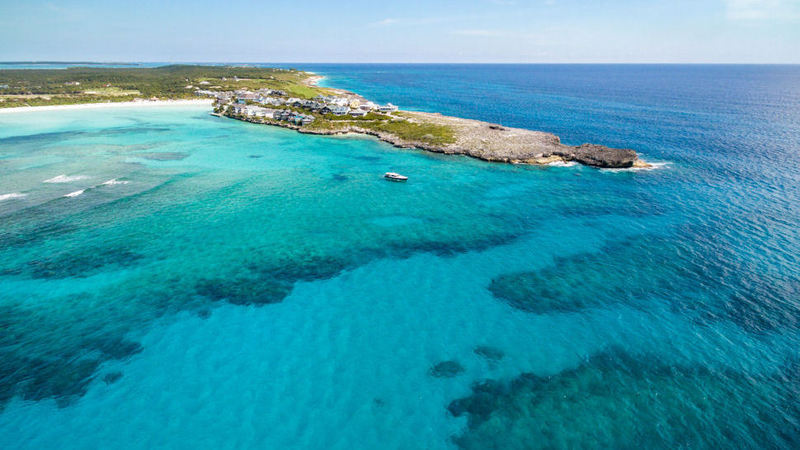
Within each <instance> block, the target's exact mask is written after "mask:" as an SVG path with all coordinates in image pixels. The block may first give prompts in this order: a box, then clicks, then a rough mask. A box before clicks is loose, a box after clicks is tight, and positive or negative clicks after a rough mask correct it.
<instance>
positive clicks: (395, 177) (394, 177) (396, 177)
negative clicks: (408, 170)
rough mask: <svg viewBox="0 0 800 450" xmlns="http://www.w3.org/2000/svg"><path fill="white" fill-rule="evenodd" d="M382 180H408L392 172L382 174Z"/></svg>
mask: <svg viewBox="0 0 800 450" xmlns="http://www.w3.org/2000/svg"><path fill="white" fill-rule="evenodd" d="M383 178H386V179H387V180H391V181H406V180H408V177H407V176H403V175H400V174H399V173H394V172H386V173H385V174H383Z"/></svg>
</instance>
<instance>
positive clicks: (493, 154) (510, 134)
mask: <svg viewBox="0 0 800 450" xmlns="http://www.w3.org/2000/svg"><path fill="white" fill-rule="evenodd" d="M403 114H404V115H406V116H408V118H409V120H414V121H420V122H428V123H431V122H432V123H437V124H442V125H447V126H450V127H451V128H453V129H454V131H455V142H453V143H450V144H431V143H427V142H422V141H415V140H408V139H403V138H400V137H399V136H397V135H395V134H392V133H389V132H384V131H377V130H372V129H368V128H362V127H359V126H356V125H353V124H351V123H344V124H342V126H340V127H338V128H333V129H314V128H308V127H304V126H300V125H295V124H292V123H288V122H282V121H278V120H270V119H256V118H242V117H232V116H227V115H226V117H230V118H234V119H237V120H242V121H245V122H251V123H258V124H266V125H272V126H279V127H283V128H288V129H291V130H295V131H297V132H300V133H303V134H313V135H322V136H335V135H344V134H363V135H369V136H374V137H376V138H378V139H379V140H381V141H383V142H386V143H388V144H391V145H393V146H395V147H398V148H418V149H421V150H426V151H429V152H434V153H443V154H448V155H465V156H470V157H472V158H477V159H481V160H484V161H490V162H504V163H511V164H534V165H545V164H552V163H557V162H572V161H574V162H577V163H579V164H583V165H586V166H592V167H599V168H615V169H618V168H632V167H647V166H648V164H647V163H645V162H644V161H642V160H640V159H639V157H638V155H637V154H636V152H635V151H634V150H631V149H619V148H611V147H606V146H603V145H595V144H583V145H580V146H576V147H573V146H569V145H564V144H562V143H561V140H560V138H559V137H558V136H556V135H554V134H550V133H545V132H541V131H532V130H525V129H520V128H507V127H503V126H500V125H496V124H491V123H487V122H480V121H477V120H469V119H461V118H457V117H448V116H443V115H440V114H431V113H421V112H408V111H403Z"/></svg>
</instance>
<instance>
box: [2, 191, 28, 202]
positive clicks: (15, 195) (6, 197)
mask: <svg viewBox="0 0 800 450" xmlns="http://www.w3.org/2000/svg"><path fill="white" fill-rule="evenodd" d="M26 195H28V194H20V193H19V192H12V193H10V194H0V202H2V201H3V200H13V199H15V198H22V197H25V196H26Z"/></svg>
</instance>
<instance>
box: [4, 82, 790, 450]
mask: <svg viewBox="0 0 800 450" xmlns="http://www.w3.org/2000/svg"><path fill="white" fill-rule="evenodd" d="M331 78H332V79H333V76H331ZM351 82H352V81H351ZM352 83H355V82H352ZM360 83H364V85H363V87H364V90H368V89H369V86H368V82H366V81H363V80H362V81H360ZM397 86H402V84H401V83H398V84H397ZM348 87H350V86H348ZM396 89H398V91H400V90H402V89H401V87H396ZM406 92H411V93H413V88H409V90H407V91H406ZM409 95H412V94H409ZM456 97H458V96H457V95H455V94H454V97H453V98H456ZM573 101H574V100H573ZM598 101H599V100H598ZM604 101H605V100H604ZM636 111H637V113H638V114H644V115H645V116H647V115H648V113H647V112H646V111H645V112H642V110H641V109H636ZM762 112H763V110H762ZM475 114H480V112H475V111H472V112H471V113H470V115H475ZM660 114H664V112H663V111H660V112H658V113H656V116H659V115H660ZM671 114H677V113H671ZM693 114H696V112H695V113H693ZM796 117H797V116H796V112H795V111H794V110H789V111H788V112H786V115H784V116H780V117H777V118H776V119H775V120H774V121H772V122H770V124H769V125H768V128H769V129H770V130H776V129H777V130H779V131H780V133H779V134H778V135H779V136H780V137H781V141H780V142H778V140H777V139H776V140H774V141H769V145H770V146H771V147H770V148H771V150H770V151H771V153H769V154H770V155H771V157H770V158H766V162H764V163H763V164H761V165H760V166H759V167H756V166H754V165H753V164H752V159H748V158H749V157H748V156H747V155H743V154H738V153H736V154H735V152H733V150H730V151H729V152H728V153H724V152H720V153H717V154H716V155H717V156H718V158H716V159H715V156H714V155H711V154H709V153H708V152H707V151H706V152H704V151H702V149H695V151H694V152H691V154H689V153H690V152H688V149H687V148H686V147H682V146H677V147H680V148H679V149H677V150H673V151H671V150H670V148H671V147H670V146H671V145H673V144H674V142H676V141H675V140H674V139H675V137H674V136H673V137H669V136H664V135H661V136H660V139H659V140H658V142H655V143H653V144H651V147H650V148H648V151H649V152H648V153H649V154H650V155H651V159H652V160H657V161H663V162H666V163H667V164H666V165H664V166H660V167H659V168H658V169H655V170H650V171H607V170H596V169H590V168H585V167H580V166H573V167H544V168H537V167H522V166H508V165H499V164H487V163H483V162H480V161H474V160H470V159H467V158H461V157H446V156H441V155H433V154H427V153H423V152H419V151H416V150H400V149H395V148H392V147H390V146H388V145H386V144H383V143H380V142H377V141H375V140H372V139H365V138H351V137H347V138H326V137H313V136H305V135H299V134H296V133H294V132H291V131H288V130H283V129H275V128H270V127H264V126H257V125H251V124H245V123H241V122H236V121H231V120H227V119H220V118H216V117H212V116H210V115H208V111H207V108H202V107H188V108H187V107H165V108H149V109H136V108H129V109H126V108H114V109H95V110H82V111H77V110H72V111H58V112H32V113H28V112H26V113H18V114H8V115H0V195H4V196H5V197H0V198H2V200H0V218H1V219H0V256H1V257H0V285H1V286H2V289H0V324H2V325H1V327H0V331H2V333H1V334H0V362H1V363H0V409H1V410H2V412H0V447H2V448H151V447H165V448H343V449H344V448H348V449H349V448H454V447H459V446H460V447H463V448H487V447H488V448H491V447H494V448H531V447H543V446H554V447H564V446H581V447H585V446H602V447H633V446H648V447H670V448H674V447H678V446H691V447H700V448H707V447H712V446H717V447H718V446H720V445H724V446H742V447H760V448H761V447H772V448H788V447H792V446H797V445H798V443H799V442H800V431H799V430H798V420H800V405H798V402H797V400H796V399H797V395H798V393H800V377H799V376H798V370H800V364H799V363H798V353H797V348H798V342H800V336H799V335H798V312H799V310H798V308H799V306H798V298H799V295H800V282H798V269H797V267H798V261H797V254H800V251H798V250H800V246H799V245H798V243H800V239H798V230H797V227H796V224H797V218H798V209H797V206H796V205H797V204H798V203H796V202H795V201H796V200H797V199H798V196H797V194H798V192H797V188H796V186H797V184H796V181H797V173H798V172H797V171H796V166H793V165H792V164H790V163H793V162H796V160H797V154H796V153H791V148H793V147H792V145H793V143H794V142H797V136H796V135H795V134H794V131H793V130H794V128H792V127H794V126H795V124H796V122H795V120H796ZM694 118H695V117H694V116H691V117H690V120H694ZM651 120H655V119H651ZM787 123H788V124H789V126H787V125H784V124H787ZM646 124H647V123H646V122H645V125H646ZM670 126H672V125H670ZM736 129H737V128H728V129H727V130H728V131H727V132H725V131H720V130H717V132H718V133H719V135H720V136H721V137H720V140H721V141H723V142H725V141H726V140H734V139H736V137H735V136H734V135H733V134H732V131H731V130H734V131H735V130H736ZM760 130H761V129H758V130H756V131H754V133H755V134H754V135H753V136H739V137H738V139H739V141H740V142H742V143H743V144H742V146H752V145H756V144H753V142H755V141H757V140H758V138H760V137H763V134H759V133H761V131H760ZM651 131H653V129H652V128H651ZM585 132H586V131H585V130H583V129H582V128H581V129H580V130H578V131H576V133H585ZM640 133H644V132H640ZM684 133H687V134H691V133H689V132H686V131H685V130H684ZM692 138H693V139H699V137H697V136H692ZM617 139H621V138H619V137H615V136H614V135H613V134H612V133H608V134H607V135H606V137H605V139H604V141H603V143H610V142H609V141H615V140H617ZM664 142H667V144H664ZM763 142H764V141H763V140H762V143H763ZM670 143H673V144H670ZM712 145H717V146H718V147H711V148H721V147H724V146H720V144H719V141H717V142H712ZM777 156H780V157H779V158H778V157H777ZM772 159H777V161H776V162H774V163H773V162H772ZM698 161H712V162H709V163H707V164H700V163H698ZM386 171H396V172H400V173H403V174H406V175H408V176H410V181H409V182H408V183H405V184H398V183H389V182H386V181H384V180H383V179H382V178H381V175H382V174H383V173H384V172H386ZM110 180H115V181H114V182H112V183H108V182H109V181H110ZM45 181H49V182H45ZM81 191H82V192H81ZM79 192H80V193H79ZM11 194H14V195H11ZM68 194H73V196H71V197H65V195H68ZM443 362H449V363H446V364H444V365H442V363H443ZM442 368H445V369H447V370H444V369H442Z"/></svg>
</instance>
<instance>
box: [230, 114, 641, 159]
mask: <svg viewBox="0 0 800 450" xmlns="http://www.w3.org/2000/svg"><path fill="white" fill-rule="evenodd" d="M215 115H216V114H215ZM216 116H217V117H219V118H223V119H232V120H238V121H241V122H247V123H252V124H255V125H267V126H273V127H278V128H285V129H289V130H293V131H295V132H297V133H300V134H307V135H314V136H329V137H358V138H370V137H372V138H375V139H377V140H378V141H381V142H385V143H387V144H389V145H391V146H393V147H395V148H398V149H418V150H423V151H427V152H431V153H440V154H445V155H462V156H467V157H471V158H475V159H479V160H482V161H485V162H491V163H506V164H519V165H531V166H555V165H562V164H563V165H571V164H573V163H574V164H582V165H585V166H590V167H595V168H598V169H607V170H615V171H631V170H648V169H653V168H655V167H654V166H653V165H652V164H650V163H648V162H647V161H643V160H641V159H639V158H638V157H636V158H635V159H634V160H633V161H632V164H631V165H626V166H614V165H599V164H594V163H592V161H591V159H592V158H591V155H589V159H590V161H588V162H587V161H586V159H585V158H582V157H576V155H575V154H574V153H573V152H572V150H575V149H577V150H580V149H581V147H582V146H579V147H570V146H566V145H561V144H560V142H559V143H558V144H557V145H558V146H560V147H563V149H564V150H565V151H555V152H551V153H550V154H547V155H543V154H538V155H536V156H535V157H533V158H527V159H515V158H498V157H496V155H493V154H485V153H482V152H478V153H476V152H473V151H470V149H467V148H463V147H458V146H447V145H433V144H427V143H423V142H418V141H409V140H405V139H403V138H400V137H398V136H396V135H394V134H392V133H388V132H382V131H376V130H371V129H365V128H361V127H358V126H354V125H346V126H343V127H342V128H340V129H330V130H316V129H309V128H305V127H303V126H300V125H295V124H291V123H287V122H282V121H276V120H269V119H267V120H258V119H250V118H244V117H232V116H229V115H225V114H219V115H216ZM459 120H462V121H465V122H471V123H475V124H486V125H489V126H493V125H492V124H488V123H485V122H480V121H475V120H470V119H459ZM490 130H491V129H490ZM503 130H504V131H508V130H511V129H508V128H504V129H503ZM484 131H488V130H484ZM518 131H525V132H530V133H538V134H542V135H549V134H548V133H543V132H536V131H530V130H522V129H519V130H518ZM549 136H552V137H553V138H555V139H556V140H558V137H557V136H554V135H549ZM586 145H589V144H584V146H586ZM592 147H595V146H592ZM598 147H599V146H598ZM602 148H603V149H607V150H621V149H610V148H607V147H602ZM567 149H571V150H567ZM623 151H627V150H623ZM585 156H586V155H584V157H585Z"/></svg>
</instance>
